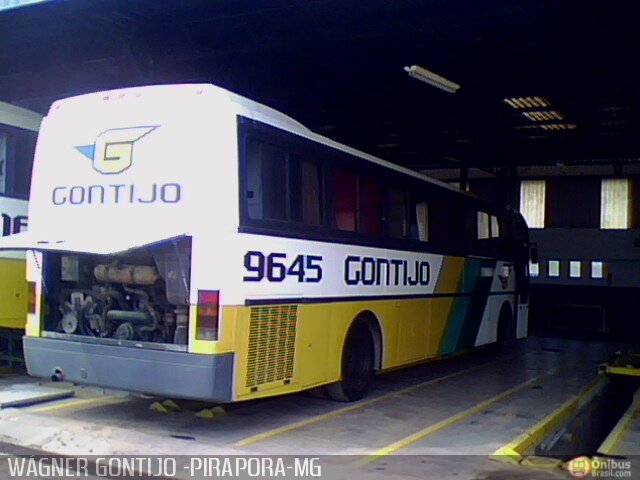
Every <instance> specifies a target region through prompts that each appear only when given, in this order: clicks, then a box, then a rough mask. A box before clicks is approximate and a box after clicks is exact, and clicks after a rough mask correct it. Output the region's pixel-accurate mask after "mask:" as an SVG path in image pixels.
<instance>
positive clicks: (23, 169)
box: [0, 130, 36, 199]
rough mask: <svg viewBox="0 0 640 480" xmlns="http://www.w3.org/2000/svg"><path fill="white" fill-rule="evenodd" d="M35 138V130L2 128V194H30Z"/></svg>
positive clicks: (0, 140)
mask: <svg viewBox="0 0 640 480" xmlns="http://www.w3.org/2000/svg"><path fill="white" fill-rule="evenodd" d="M35 140H36V136H35V133H33V132H27V131H20V132H14V131H13V130H7V131H3V130H0V194H4V195H8V196H10V197H18V198H25V199H26V198H27V197H28V196H29V184H30V182H31V167H32V165H33V154H34V151H35V143H36V141H35Z"/></svg>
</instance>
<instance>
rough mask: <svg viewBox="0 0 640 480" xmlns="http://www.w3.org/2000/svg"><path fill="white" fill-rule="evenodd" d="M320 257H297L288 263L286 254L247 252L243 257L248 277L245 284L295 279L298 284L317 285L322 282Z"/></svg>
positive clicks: (245, 278)
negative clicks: (264, 279)
mask: <svg viewBox="0 0 640 480" xmlns="http://www.w3.org/2000/svg"><path fill="white" fill-rule="evenodd" d="M321 262H322V257H321V256H320V255H298V256H296V258H295V259H294V260H293V262H290V261H289V260H288V259H287V254H286V253H270V254H268V255H265V254H264V253H262V252H257V251H249V252H247V253H246V254H245V256H244V267H245V268H246V270H247V272H249V274H248V275H245V276H244V281H245V282H259V281H261V280H262V279H263V278H265V277H266V278H267V279H268V280H269V281H270V282H282V281H284V279H285V278H287V277H288V276H289V277H295V278H296V279H297V281H298V282H300V283H302V282H306V283H318V282H320V280H322V264H321Z"/></svg>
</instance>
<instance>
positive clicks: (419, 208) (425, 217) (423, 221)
mask: <svg viewBox="0 0 640 480" xmlns="http://www.w3.org/2000/svg"><path fill="white" fill-rule="evenodd" d="M416 220H417V223H418V240H420V241H421V242H428V241H429V206H428V204H427V202H418V203H416Z"/></svg>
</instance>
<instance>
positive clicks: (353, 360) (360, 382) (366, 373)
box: [327, 320, 375, 402]
mask: <svg viewBox="0 0 640 480" xmlns="http://www.w3.org/2000/svg"><path fill="white" fill-rule="evenodd" d="M374 358H375V352H374V345H373V338H372V337H371V333H370V332H369V327H368V326H367V324H366V323H365V322H364V321H361V320H357V321H356V322H355V323H354V324H353V326H352V327H351V328H350V329H349V333H348V334H347V339H346V340H345V342H344V346H343V348H342V367H341V375H340V381H339V382H336V383H332V384H331V385H328V386H327V393H328V394H329V397H330V398H331V399H332V400H336V401H338V402H354V401H356V400H360V399H362V398H363V397H364V396H365V395H366V394H367V391H368V390H369V386H370V385H371V380H372V379H373V373H374Z"/></svg>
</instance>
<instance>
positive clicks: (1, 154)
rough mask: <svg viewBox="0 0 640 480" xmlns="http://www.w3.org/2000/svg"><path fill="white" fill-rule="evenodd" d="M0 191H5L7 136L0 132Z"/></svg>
mask: <svg viewBox="0 0 640 480" xmlns="http://www.w3.org/2000/svg"><path fill="white" fill-rule="evenodd" d="M0 193H7V136H6V135H5V134H4V133H2V132H0Z"/></svg>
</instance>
